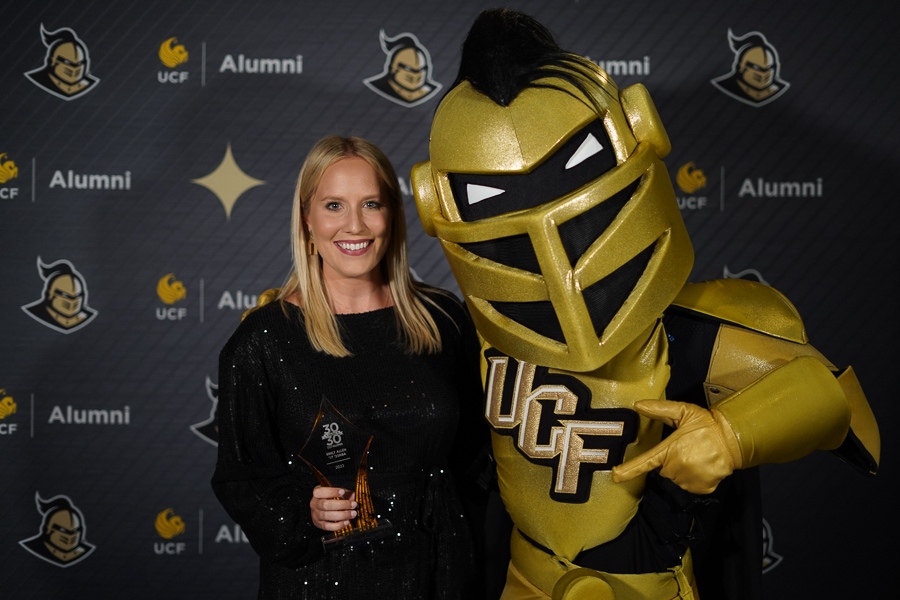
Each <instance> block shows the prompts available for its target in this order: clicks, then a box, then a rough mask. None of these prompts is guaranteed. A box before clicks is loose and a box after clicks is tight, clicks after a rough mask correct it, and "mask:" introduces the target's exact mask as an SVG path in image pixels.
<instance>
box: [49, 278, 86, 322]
mask: <svg viewBox="0 0 900 600" xmlns="http://www.w3.org/2000/svg"><path fill="white" fill-rule="evenodd" d="M47 299H48V301H49V305H50V308H51V309H52V310H53V311H54V312H55V313H57V314H58V315H61V316H62V317H64V318H72V317H75V316H76V315H78V313H80V312H81V308H82V304H83V302H84V286H83V285H82V284H81V282H80V281H79V280H78V279H76V278H75V277H73V276H72V275H60V276H59V277H57V278H56V279H54V280H53V281H52V282H51V284H50V287H49V290H48V292H47Z"/></svg>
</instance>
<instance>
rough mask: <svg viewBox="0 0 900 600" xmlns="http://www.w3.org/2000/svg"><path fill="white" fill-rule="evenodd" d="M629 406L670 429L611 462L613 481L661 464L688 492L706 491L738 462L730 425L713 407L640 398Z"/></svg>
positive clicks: (672, 478)
mask: <svg viewBox="0 0 900 600" xmlns="http://www.w3.org/2000/svg"><path fill="white" fill-rule="evenodd" d="M634 409H635V410H636V411H637V412H638V413H640V414H642V415H643V416H645V417H649V418H651V419H654V420H657V421H662V422H663V423H665V424H666V425H668V426H669V427H674V428H676V429H675V431H674V432H673V433H672V434H671V435H670V436H669V437H667V438H666V439H664V440H663V441H661V442H660V443H659V444H657V445H656V446H654V447H653V448H651V449H650V450H648V451H647V452H644V453H643V454H641V455H639V456H636V457H634V458H632V459H631V460H629V461H626V462H624V463H622V464H621V465H618V466H616V467H614V468H613V470H612V480H613V481H615V482H616V483H621V482H623V481H628V480H630V479H634V478H635V477H637V476H639V475H643V474H644V473H648V472H650V471H652V470H653V469H656V468H657V467H661V468H660V470H659V474H660V475H662V476H663V477H666V478H667V479H671V480H672V481H674V482H675V484H676V485H678V486H679V487H680V488H682V489H684V490H686V491H688V492H691V493H693V494H710V493H712V492H713V491H714V490H715V489H716V486H717V485H719V482H720V481H722V480H723V479H725V478H726V477H728V476H729V475H731V473H732V472H733V471H734V470H735V469H740V468H741V450H740V446H739V445H738V441H737V438H736V437H735V435H734V431H732V429H731V425H730V424H729V423H728V420H727V419H726V418H725V416H724V415H723V414H722V413H721V412H719V411H717V410H716V409H712V410H707V409H705V408H700V407H699V406H697V405H694V404H688V403H686V402H673V401H671V400H640V401H638V402H635V404H634Z"/></svg>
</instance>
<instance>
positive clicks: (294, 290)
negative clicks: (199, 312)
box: [213, 137, 486, 599]
mask: <svg viewBox="0 0 900 600" xmlns="http://www.w3.org/2000/svg"><path fill="white" fill-rule="evenodd" d="M291 242H292V251H293V259H294V267H293V269H292V272H291V274H290V276H289V278H288V280H287V282H286V283H285V285H284V286H283V287H282V288H281V290H280V291H279V292H278V293H277V296H276V297H275V300H274V301H272V302H270V303H268V304H266V305H265V306H262V307H261V308H258V309H257V310H255V311H253V312H252V313H250V314H249V315H248V316H247V317H246V319H245V320H244V321H243V322H242V323H241V325H240V326H239V327H238V329H237V331H236V332H235V333H234V335H233V336H232V337H231V339H230V340H229V341H228V343H227V344H226V345H225V347H224V349H223V350H222V353H221V356H220V362H219V409H218V422H219V442H220V443H219V455H218V463H217V465H216V472H215V475H214V477H213V489H214V490H215V493H216V495H217V497H218V498H219V500H220V501H221V503H222V504H223V506H224V507H225V509H226V510H227V511H228V514H229V515H230V516H231V517H232V518H233V519H234V520H235V521H236V522H237V523H238V524H240V526H241V528H242V529H243V530H244V532H245V533H246V535H247V537H248V539H249V540H250V543H251V544H252V546H253V548H254V549H255V550H256V552H257V553H258V554H259V556H260V591H259V598H266V599H268V598H279V599H280V598H354V599H359V598H379V599H384V598H461V597H468V596H469V590H468V589H467V585H469V583H470V580H471V579H472V574H473V568H472V564H471V545H470V544H471V542H470V535H469V532H468V528H467V525H466V522H465V520H464V517H463V513H464V512H465V511H464V510H463V508H462V507H461V503H460V500H459V497H458V492H457V488H456V486H455V483H454V480H453V478H452V477H451V475H450V473H451V471H453V470H455V467H457V466H460V465H467V463H470V458H471V456H472V455H473V454H474V453H477V451H478V449H480V447H481V441H480V438H481V437H482V436H485V435H486V433H484V428H483V426H482V425H481V423H480V421H479V419H478V407H479V401H480V400H479V398H480V395H481V391H480V384H479V379H478V363H477V347H476V346H475V338H474V330H473V328H472V326H471V323H470V322H469V320H468V316H467V314H466V312H465V310H464V308H463V307H462V306H461V305H460V304H459V303H458V302H457V301H456V300H454V299H453V298H452V297H451V296H449V295H448V294H446V293H443V292H441V291H439V290H435V289H433V288H428V287H426V286H423V285H421V284H418V283H416V282H414V281H413V280H412V279H411V277H410V273H409V265H408V261H407V255H406V231H405V219H404V216H403V200H402V197H401V195H400V190H399V187H398V183H397V177H396V175H395V173H394V170H393V167H391V164H390V162H389V161H388V159H387V158H386V157H385V155H384V154H383V153H382V152H381V151H380V150H379V149H378V148H377V147H375V146H374V145H373V144H371V143H370V142H367V141H365V140H363V139H360V138H340V137H329V138H325V139H323V140H320V141H319V142H318V143H317V144H316V145H315V146H314V147H313V148H312V150H311V151H310V153H309V155H308V156H307V158H306V161H305V162H304V164H303V167H302V169H301V171H300V176H299V178H298V182H297V189H296V193H295V195H294V206H293V214H292V217H291ZM323 396H325V397H326V398H327V399H328V400H329V401H330V402H331V403H332V404H333V405H334V406H335V408H336V409H337V410H338V411H339V412H340V413H341V414H342V415H343V416H344V417H346V418H347V419H348V420H349V421H351V422H352V423H353V424H354V425H356V426H357V427H359V428H360V429H362V430H364V431H366V432H368V433H370V434H373V435H374V440H373V442H372V446H371V448H370V452H369V454H368V459H367V460H368V480H369V487H370V489H371V494H372V500H373V505H374V509H375V513H376V515H378V516H380V517H381V518H383V519H385V518H386V519H388V520H390V522H391V523H392V525H393V528H394V529H393V531H392V532H391V534H390V535H389V536H388V537H382V538H379V539H377V540H369V541H364V542H361V543H354V544H343V545H341V546H340V547H338V548H336V549H334V550H329V551H325V550H323V544H322V542H321V538H322V536H323V535H327V533H328V532H333V531H337V530H339V529H341V528H343V527H344V526H346V525H347V524H348V523H350V522H352V521H354V519H356V517H357V508H359V507H358V506H357V503H356V497H355V494H354V493H353V492H354V490H355V488H354V487H353V486H354V480H355V468H354V469H349V470H351V471H353V472H352V473H350V474H349V475H348V476H346V477H344V476H342V477H339V478H336V479H334V480H332V481H331V483H332V485H333V486H334V487H323V486H319V485H318V484H317V480H316V477H315V476H314V474H313V472H312V471H311V469H310V468H309V467H308V466H306V465H305V464H304V462H303V461H302V460H300V459H298V457H297V454H298V453H299V452H300V450H301V449H302V447H303V445H304V443H305V442H306V440H307V439H308V438H309V437H310V434H311V432H312V429H313V425H314V422H315V419H316V416H317V414H318V410H319V406H320V401H321V399H322V397H323Z"/></svg>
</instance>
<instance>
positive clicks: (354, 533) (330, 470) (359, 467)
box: [297, 396, 394, 550]
mask: <svg viewBox="0 0 900 600" xmlns="http://www.w3.org/2000/svg"><path fill="white" fill-rule="evenodd" d="M373 438H374V436H373V435H370V434H369V433H366V432H365V431H363V430H361V429H360V428H359V427H357V426H356V425H354V424H353V423H351V422H350V421H348V420H347V419H346V418H344V416H343V415H342V414H341V413H339V412H338V411H337V409H336V408H335V407H334V406H332V404H331V402H329V401H328V398H326V397H325V396H322V403H321V404H320V405H319V414H318V416H316V422H315V425H313V430H312V432H311V433H310V434H309V438H308V439H307V440H306V443H305V444H304V445H303V448H302V449H301V450H300V452H299V454H298V455H297V456H299V457H300V458H301V459H302V460H303V462H305V463H306V464H307V465H309V467H310V468H311V469H312V470H313V472H314V473H315V474H316V477H317V478H318V480H319V485H321V486H323V487H334V486H333V485H332V484H331V482H330V481H329V480H328V478H329V477H332V478H333V477H337V476H342V475H350V474H352V473H353V469H356V505H357V506H356V518H355V519H353V520H351V521H350V524H349V525H347V526H346V527H344V528H343V529H340V530H338V531H334V532H331V533H328V534H326V535H324V536H322V544H323V545H324V547H325V549H326V550H330V549H332V548H335V547H337V546H340V545H343V544H345V543H359V542H364V541H368V540H372V539H377V538H380V537H383V536H385V535H387V534H389V533H390V532H392V531H393V529H394V527H393V525H391V522H390V521H388V520H387V519H381V520H376V518H375V510H374V509H373V507H372V496H371V494H370V493H369V477H368V467H367V460H366V459H367V456H368V454H369V446H370V445H371V443H372V439H373Z"/></svg>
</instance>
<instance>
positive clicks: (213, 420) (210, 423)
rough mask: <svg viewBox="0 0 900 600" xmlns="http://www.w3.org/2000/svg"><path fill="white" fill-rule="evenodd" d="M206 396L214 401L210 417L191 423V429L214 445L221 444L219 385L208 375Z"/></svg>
mask: <svg viewBox="0 0 900 600" xmlns="http://www.w3.org/2000/svg"><path fill="white" fill-rule="evenodd" d="M206 397H207V398H209V401H210V402H212V408H211V409H210V411H209V418H208V419H206V420H205V421H202V422H200V423H196V424H194V425H191V431H193V432H194V433H196V434H197V437H199V438H200V439H201V440H203V441H204V442H208V443H210V444H212V445H213V446H218V445H219V421H218V408H219V386H218V385H216V384H215V383H213V382H212V379H210V378H209V377H208V376H207V378H206Z"/></svg>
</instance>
